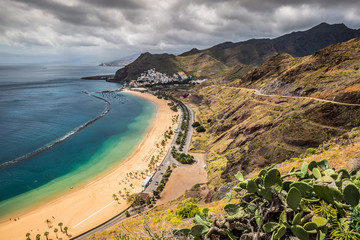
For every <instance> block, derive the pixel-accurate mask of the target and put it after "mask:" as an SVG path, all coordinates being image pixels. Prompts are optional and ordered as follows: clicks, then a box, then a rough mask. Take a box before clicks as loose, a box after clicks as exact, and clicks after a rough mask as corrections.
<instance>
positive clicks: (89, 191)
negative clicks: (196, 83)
mask: <svg viewBox="0 0 360 240" xmlns="http://www.w3.org/2000/svg"><path fill="white" fill-rule="evenodd" d="M124 92H125V93H129V94H132V95H135V96H138V97H142V98H144V99H146V100H148V101H151V102H152V103H153V104H155V106H156V115H155V116H154V117H153V119H152V122H151V126H150V127H149V130H148V131H147V132H146V133H145V135H144V137H143V139H142V140H141V142H140V143H139V144H138V146H137V147H136V149H135V150H134V151H133V152H132V153H131V155H130V156H128V157H127V158H126V159H125V160H123V161H122V162H121V163H119V164H118V165H116V166H115V167H114V168H113V169H111V170H110V171H107V172H105V173H104V174H102V175H100V176H98V177H96V178H95V179H93V180H90V182H88V183H84V184H83V185H82V186H81V187H79V188H78V189H74V190H69V192H66V193H65V194H63V195H61V196H58V197H56V199H52V200H50V201H47V202H46V203H43V204H42V205H41V206H37V207H34V208H32V209H31V210H27V211H24V212H22V213H20V214H17V216H16V218H18V217H19V218H20V219H19V220H17V221H14V220H11V221H9V220H8V219H5V220H2V221H1V222H0V236H2V239H22V238H24V236H25V234H26V233H27V232H29V233H31V236H32V237H34V236H35V235H36V234H41V235H42V236H43V234H44V232H45V231H47V232H49V233H50V234H49V237H50V238H54V237H55V234H54V232H53V229H54V228H58V226H57V224H58V223H59V222H62V223H63V224H64V225H63V226H67V227H68V229H69V230H68V232H69V234H70V235H71V236H76V235H78V234H80V233H82V232H84V231H86V230H88V229H90V228H92V227H94V226H96V225H98V224H99V223H101V222H104V221H106V220H108V219H109V218H111V217H112V216H114V215H116V214H117V213H119V212H121V211H122V210H123V209H126V208H127V206H128V204H127V203H126V200H123V199H120V200H119V201H118V202H119V203H117V202H116V201H114V199H113V198H112V195H113V194H115V193H118V191H119V190H121V189H122V188H124V186H126V187H128V189H129V190H127V191H129V192H131V193H137V192H140V191H141V183H142V181H143V179H142V178H141V177H140V175H139V178H129V179H128V182H127V183H125V181H124V178H126V173H127V172H129V171H130V172H131V171H137V172H140V171H145V169H147V165H148V162H149V161H150V158H151V155H152V154H153V152H154V151H156V149H154V148H155V146H154V145H155V144H156V143H157V142H160V138H161V137H162V135H163V133H164V132H165V131H166V130H167V129H168V127H169V126H171V127H174V125H173V124H172V121H171V116H172V115H174V114H175V113H174V112H173V111H171V110H170V108H169V107H168V105H167V101H165V100H163V99H157V98H156V97H155V96H153V95H151V94H148V93H139V92H134V91H128V90H125V91H124ZM170 142H171V141H170ZM169 145H170V143H169V142H168V143H167V146H166V147H165V149H167V148H169ZM149 153H150V154H149ZM150 174H151V173H150V172H149V175H150ZM130 185H132V187H129V186H130ZM126 187H125V188H126ZM71 191H73V192H71ZM46 219H50V220H51V221H52V222H53V223H52V225H53V227H52V228H49V227H48V225H47V224H46V222H45V221H46ZM19 229H21V231H19ZM58 235H59V237H61V238H63V239H67V238H68V237H67V236H66V235H65V233H62V232H60V230H59V232H58Z"/></svg>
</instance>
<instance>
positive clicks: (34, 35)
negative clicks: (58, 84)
mask: <svg viewBox="0 0 360 240" xmlns="http://www.w3.org/2000/svg"><path fill="white" fill-rule="evenodd" d="M0 6H1V7H0V62H2V63H4V62H31V61H35V62H40V61H44V62H45V61H48V62H67V61H68V62H70V61H79V62H84V63H94V64H96V63H99V62H102V61H109V60H114V59H118V58H121V57H124V56H128V55H132V54H136V53H141V52H145V51H149V52H152V53H160V52H170V53H181V52H183V51H187V50H189V49H191V48H193V47H197V48H199V49H203V48H207V47H210V46H212V45H215V44H218V43H221V42H224V41H233V42H238V41H243V40H247V39H249V38H273V37H277V36H280V35H282V34H284V33H289V32H291V31H301V30H307V29H308V28H311V27H313V26H315V25H317V24H319V23H321V22H327V23H331V24H333V23H345V24H346V25H347V26H348V27H350V28H356V29H358V28H360V1H359V0H317V1H315V0H0Z"/></svg>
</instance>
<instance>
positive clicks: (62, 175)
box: [0, 65, 155, 218]
mask: <svg viewBox="0 0 360 240" xmlns="http://www.w3.org/2000/svg"><path fill="white" fill-rule="evenodd" d="M117 69H118V68H114V67H96V66H60V65H49V66H42V65H0V136H1V138H0V192H1V194H0V218H5V217H8V216H14V215H16V214H17V213H18V212H20V211H24V210H26V209H29V208H31V207H34V206H35V205H38V204H40V203H42V202H45V201H48V200H49V199H52V198H54V197H55V196H58V195H61V194H64V193H65V192H67V191H69V189H70V188H76V187H77V186H81V185H83V184H86V183H87V182H90V181H92V180H93V179H95V178H96V177H98V176H99V175H101V174H102V173H104V172H106V171H109V170H110V169H111V168H113V167H114V166H116V165H117V164H119V163H120V162H121V161H122V160H124V159H126V157H128V156H129V155H130V154H131V153H132V152H133V151H134V150H135V149H136V147H137V145H138V144H139V143H140V141H141V140H142V139H143V137H144V135H145V133H146V132H147V130H148V128H149V127H150V124H151V119H152V118H153V116H154V113H155V106H154V105H153V104H152V103H150V102H148V101H146V100H144V99H142V98H139V97H135V96H133V95H130V94H126V93H119V92H110V93H101V91H104V90H113V89H118V88H120V87H121V85H120V84H118V83H108V82H105V81H101V80H81V79H80V78H81V77H83V76H93V75H104V74H114V73H115V71H116V70H117Z"/></svg>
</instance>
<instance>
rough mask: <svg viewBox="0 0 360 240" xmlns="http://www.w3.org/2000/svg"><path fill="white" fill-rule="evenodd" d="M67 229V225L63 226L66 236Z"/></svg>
mask: <svg viewBox="0 0 360 240" xmlns="http://www.w3.org/2000/svg"><path fill="white" fill-rule="evenodd" d="M67 230H68V227H67V226H65V227H64V231H65V234H66V236H67V235H68V233H67Z"/></svg>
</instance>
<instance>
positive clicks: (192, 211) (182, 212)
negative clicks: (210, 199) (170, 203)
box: [175, 202, 200, 219]
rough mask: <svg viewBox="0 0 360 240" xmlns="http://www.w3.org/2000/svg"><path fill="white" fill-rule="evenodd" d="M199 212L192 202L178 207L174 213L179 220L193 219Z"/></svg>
mask: <svg viewBox="0 0 360 240" xmlns="http://www.w3.org/2000/svg"><path fill="white" fill-rule="evenodd" d="M199 212H200V208H199V206H198V205H196V204H195V203H193V202H187V203H185V204H184V205H178V208H177V210H176V212H175V214H176V215H177V216H179V217H180V218H181V219H184V218H191V217H195V215H196V214H197V213H199Z"/></svg>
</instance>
